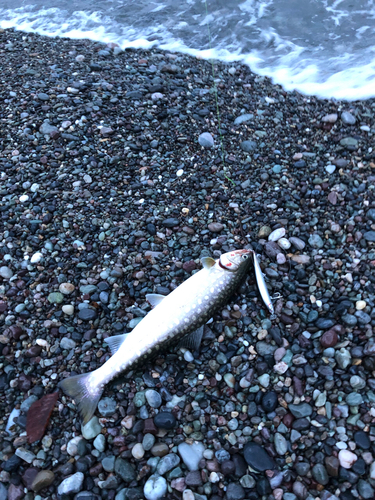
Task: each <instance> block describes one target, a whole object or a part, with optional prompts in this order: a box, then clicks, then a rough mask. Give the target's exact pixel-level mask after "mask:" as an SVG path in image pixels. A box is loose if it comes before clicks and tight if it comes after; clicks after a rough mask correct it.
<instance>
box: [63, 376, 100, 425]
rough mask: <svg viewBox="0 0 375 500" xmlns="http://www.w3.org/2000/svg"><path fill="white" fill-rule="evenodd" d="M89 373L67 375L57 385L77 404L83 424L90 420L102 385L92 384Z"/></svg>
mask: <svg viewBox="0 0 375 500" xmlns="http://www.w3.org/2000/svg"><path fill="white" fill-rule="evenodd" d="M91 375H92V373H84V374H82V375H76V376H74V377H68V378H66V379H64V380H62V381H61V382H60V383H59V387H60V388H61V389H62V390H63V391H64V392H65V394H67V395H68V396H70V397H71V398H72V399H74V401H75V402H76V404H78V408H79V411H80V413H81V416H82V418H83V425H86V424H87V422H89V420H91V418H92V416H93V415H94V412H95V410H96V407H97V405H98V403H99V399H100V397H101V395H102V392H103V386H101V385H93V384H92V378H91ZM90 378H91V383H90Z"/></svg>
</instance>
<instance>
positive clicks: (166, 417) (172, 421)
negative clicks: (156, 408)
mask: <svg viewBox="0 0 375 500" xmlns="http://www.w3.org/2000/svg"><path fill="white" fill-rule="evenodd" d="M154 423H155V425H156V427H159V428H160V429H168V430H170V429H173V428H174V427H175V426H176V423H177V421H176V417H175V416H174V415H173V413H171V412H167V411H161V412H159V413H158V414H157V415H156V416H155V417H154Z"/></svg>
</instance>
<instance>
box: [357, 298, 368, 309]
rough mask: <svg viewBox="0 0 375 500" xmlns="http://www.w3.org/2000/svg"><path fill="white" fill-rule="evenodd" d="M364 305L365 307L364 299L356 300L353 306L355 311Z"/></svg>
mask: <svg viewBox="0 0 375 500" xmlns="http://www.w3.org/2000/svg"><path fill="white" fill-rule="evenodd" d="M365 307H366V302H365V301H364V300H357V302H356V303H355V308H356V309H357V311H361V310H362V309H364V308H365Z"/></svg>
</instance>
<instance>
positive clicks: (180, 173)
mask: <svg viewBox="0 0 375 500" xmlns="http://www.w3.org/2000/svg"><path fill="white" fill-rule="evenodd" d="M183 173H184V171H183V170H182V168H180V170H177V173H176V175H177V177H181V175H182V174H183Z"/></svg>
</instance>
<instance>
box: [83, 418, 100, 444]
mask: <svg viewBox="0 0 375 500" xmlns="http://www.w3.org/2000/svg"><path fill="white" fill-rule="evenodd" d="M101 431H102V426H101V425H100V423H99V419H98V417H92V419H91V420H89V421H88V422H87V424H86V425H83V426H82V436H83V437H84V438H85V439H87V440H90V439H94V438H96V436H97V435H98V434H100V433H101Z"/></svg>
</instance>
